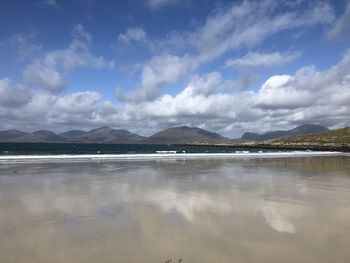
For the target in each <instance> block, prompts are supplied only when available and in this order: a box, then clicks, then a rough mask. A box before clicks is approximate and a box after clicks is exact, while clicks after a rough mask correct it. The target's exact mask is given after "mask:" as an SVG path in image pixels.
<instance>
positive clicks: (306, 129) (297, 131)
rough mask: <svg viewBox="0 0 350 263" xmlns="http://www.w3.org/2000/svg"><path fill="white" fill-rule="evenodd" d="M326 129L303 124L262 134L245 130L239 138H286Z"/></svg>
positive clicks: (264, 139) (253, 139) (252, 139)
mask: <svg viewBox="0 0 350 263" xmlns="http://www.w3.org/2000/svg"><path fill="white" fill-rule="evenodd" d="M328 130H329V129H328V128H326V127H323V126H320V125H316V124H304V125H300V126H298V127H296V128H294V129H291V130H287V131H282V130H279V131H270V132H266V133H262V134H259V133H252V132H245V133H244V134H243V135H242V137H241V139H244V140H251V141H266V140H273V139H279V138H288V137H293V136H299V135H307V134H312V133H319V132H324V131H328Z"/></svg>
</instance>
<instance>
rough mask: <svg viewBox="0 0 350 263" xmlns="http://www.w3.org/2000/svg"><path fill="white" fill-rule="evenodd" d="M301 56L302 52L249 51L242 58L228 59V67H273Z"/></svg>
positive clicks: (226, 64)
mask: <svg viewBox="0 0 350 263" xmlns="http://www.w3.org/2000/svg"><path fill="white" fill-rule="evenodd" d="M300 56H301V53H300V52H290V53H280V52H272V53H260V52H249V53H248V54H247V55H245V56H244V57H242V58H237V59H229V60H227V61H226V63H225V66H226V67H273V66H278V65H283V64H287V63H290V62H292V61H293V60H295V59H297V58H298V57H300Z"/></svg>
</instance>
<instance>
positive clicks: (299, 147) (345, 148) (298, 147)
mask: <svg viewBox="0 0 350 263" xmlns="http://www.w3.org/2000/svg"><path fill="white" fill-rule="evenodd" d="M173 145H174V146H193V147H203V146H207V147H231V148H246V149H253V148H254V149H269V150H295V151H306V150H310V151H317V152H329V151H330V152H333V151H336V152H350V145H347V144H346V145H341V144H340V145H336V144H332V145H322V144H267V143H252V144H224V143H223V144H220V143H214V144H210V143H208V144H201V143H193V144H173Z"/></svg>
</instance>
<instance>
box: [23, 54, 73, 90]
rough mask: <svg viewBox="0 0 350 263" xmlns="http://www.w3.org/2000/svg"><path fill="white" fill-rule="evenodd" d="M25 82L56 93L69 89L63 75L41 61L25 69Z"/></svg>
mask: <svg viewBox="0 0 350 263" xmlns="http://www.w3.org/2000/svg"><path fill="white" fill-rule="evenodd" d="M23 80H24V82H25V83H26V84H27V85H28V86H33V87H39V88H42V89H45V90H48V91H51V92H54V93H56V92H60V91H62V90H63V89H64V88H65V87H67V82H66V80H65V78H64V77H63V75H61V74H60V73H59V72H58V71H56V70H55V69H54V68H52V67H48V66H47V65H45V64H42V63H41V62H40V61H36V62H35V63H33V64H31V65H29V66H28V67H27V68H26V69H25V71H24V72H23Z"/></svg>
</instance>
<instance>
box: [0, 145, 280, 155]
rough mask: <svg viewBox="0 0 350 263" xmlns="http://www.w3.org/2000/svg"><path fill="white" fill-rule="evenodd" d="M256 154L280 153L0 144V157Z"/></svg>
mask: <svg viewBox="0 0 350 263" xmlns="http://www.w3.org/2000/svg"><path fill="white" fill-rule="evenodd" d="M243 152H244V153H248V152H252V153H258V152H281V150H273V149H272V150H270V149H269V150H266V149H260V148H253V149H247V148H240V147H224V146H215V147H214V146H176V145H164V144H160V145H158V144H75V143H0V155H60V154H74V155H77V154H78V155H79V154H154V153H243Z"/></svg>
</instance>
